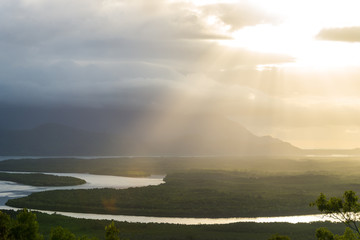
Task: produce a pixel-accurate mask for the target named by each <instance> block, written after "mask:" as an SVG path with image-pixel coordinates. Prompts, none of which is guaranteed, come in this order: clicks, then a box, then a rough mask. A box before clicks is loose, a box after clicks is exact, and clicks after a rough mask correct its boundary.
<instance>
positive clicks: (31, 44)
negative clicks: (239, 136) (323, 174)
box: [0, 0, 360, 148]
mask: <svg viewBox="0 0 360 240" xmlns="http://www.w3.org/2000/svg"><path fill="white" fill-rule="evenodd" d="M359 9H360V1H359V0H327V1H325V0H291V1H290V0H151V1H149V0H136V1H135V0H134V1H124V0H77V1H72V0H51V1H46V0H19V1H13V0H1V1H0V36H2V37H1V38H0V52H1V54H0V63H1V64H0V89H1V94H0V106H2V105H4V106H9V108H10V109H11V108H12V106H14V105H16V106H20V107H23V108H24V109H26V106H28V105H31V106H33V107H34V108H42V107H48V108H49V109H55V108H56V107H59V106H61V107H63V106H65V107H68V106H69V108H71V107H78V106H80V107H84V108H97V109H117V110H119V109H120V110H122V109H136V110H137V111H143V112H157V111H161V112H162V113H164V120H163V121H164V125H167V126H169V128H171V127H172V126H174V125H177V126H182V125H184V126H186V124H185V123H184V122H182V123H179V122H178V121H177V122H175V121H174V122H171V120H172V118H171V117H169V116H171V114H168V113H169V112H172V111H173V112H174V111H180V112H182V113H186V114H189V116H193V115H195V114H199V112H201V113H204V114H213V115H221V116H225V117H229V118H231V119H236V121H238V122H240V123H241V124H243V125H244V127H245V128H248V129H249V130H251V131H252V132H254V133H255V134H257V135H271V136H273V137H277V138H280V139H282V140H285V141H288V142H290V143H292V144H294V145H296V146H298V147H302V148H355V147H360V144H359V139H360V131H359V130H358V129H360V96H359V92H360V83H359V79H360V15H359V13H358V12H359ZM24 106H25V107H24ZM120 110H119V111H120ZM152 110H156V111H152ZM191 114H193V115H191ZM0 115H2V112H0ZM33 117H34V118H36V116H33ZM183 120H184V121H186V119H183ZM188 120H191V119H188ZM24 121H25V120H24ZM144 121H146V119H144ZM0 122H1V121H0ZM14 122H15V121H9V122H8V125H9V126H10V125H11V124H12V123H14ZM9 126H4V128H7V127H9ZM1 127H2V126H0V128H1Z"/></svg>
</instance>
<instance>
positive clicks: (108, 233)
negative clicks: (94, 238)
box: [105, 221, 120, 240]
mask: <svg viewBox="0 0 360 240" xmlns="http://www.w3.org/2000/svg"><path fill="white" fill-rule="evenodd" d="M119 233H120V230H119V229H118V228H117V227H116V226H115V223H114V222H113V221H112V222H111V223H110V224H109V225H108V226H106V227H105V239H106V240H120V237H119Z"/></svg>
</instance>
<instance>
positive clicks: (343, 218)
mask: <svg viewBox="0 0 360 240" xmlns="http://www.w3.org/2000/svg"><path fill="white" fill-rule="evenodd" d="M311 205H312V206H316V207H317V209H318V210H319V211H320V212H321V213H323V214H326V215H328V216H330V217H332V218H334V219H336V220H338V221H340V222H342V223H344V224H345V226H346V229H345V233H344V234H343V235H336V234H333V233H332V232H331V231H330V230H329V229H327V228H319V229H317V231H316V237H317V238H318V239H319V240H326V239H329V240H332V239H333V240H342V239H344V240H352V239H354V240H355V239H360V230H359V220H360V219H359V216H358V215H359V212H360V203H359V197H358V196H357V195H356V194H355V192H354V191H351V190H350V191H345V193H344V194H343V196H342V198H340V197H331V198H330V199H327V198H326V196H325V194H323V193H321V194H320V196H319V197H318V198H317V200H316V201H315V202H313V203H311Z"/></svg>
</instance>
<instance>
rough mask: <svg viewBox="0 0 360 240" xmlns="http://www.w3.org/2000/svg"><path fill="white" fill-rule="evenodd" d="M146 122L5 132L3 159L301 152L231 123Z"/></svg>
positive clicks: (1, 134) (0, 140)
mask: <svg viewBox="0 0 360 240" xmlns="http://www.w3.org/2000/svg"><path fill="white" fill-rule="evenodd" d="M157 121H158V119H155V118H154V119H152V120H147V121H144V122H143V123H142V124H137V125H136V126H134V127H133V128H129V129H124V130H123V133H118V132H117V133H99V132H91V131H86V130H81V129H78V128H73V127H69V126H66V125H62V124H55V123H49V124H44V125H41V126H38V127H36V128H33V129H29V130H2V131H0V155H34V156H65V155H69V156H71V155H73V156H79V155H95V156H101V155H103V156H104V155H299V154H302V150H301V149H299V148H297V147H295V146H293V145H291V144H289V143H286V142H283V141H281V140H279V139H276V138H272V137H270V136H265V137H258V136H255V135H254V134H252V133H251V132H250V131H248V130H247V129H246V128H244V127H242V126H241V125H240V124H239V123H237V122H234V121H231V120H229V119H226V118H219V117H211V118H208V117H203V118H195V119H191V120H190V121H188V122H186V124H184V123H183V122H182V121H181V124H180V123H179V124H176V123H175V124H170V125H169V124H165V123H162V122H157Z"/></svg>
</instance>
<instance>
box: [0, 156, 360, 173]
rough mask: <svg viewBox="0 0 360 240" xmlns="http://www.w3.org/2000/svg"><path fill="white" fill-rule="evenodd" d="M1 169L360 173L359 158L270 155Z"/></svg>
mask: <svg viewBox="0 0 360 240" xmlns="http://www.w3.org/2000/svg"><path fill="white" fill-rule="evenodd" d="M0 170H1V171H21V172H59V173H74V172H76V173H92V174H103V175H115V176H140V177H141V176H149V175H151V174H170V173H174V172H183V171H188V170H224V171H249V172H258V173H274V174H278V173H281V174H283V173H287V174H300V173H304V172H310V171H311V172H314V173H322V174H328V173H331V174H339V175H341V174H346V175H347V176H350V175H353V176H358V175H359V174H360V161H359V159H358V158H340V159H339V158H325V159H321V158H315V159H312V158H305V157H304V158H285V157H283V158H281V157H278V158H271V157H263V158H261V157H189V158H182V157H158V158H156V157H154V158H151V157H147V158H145V157H144V158H140V157H137V158H98V159H75V158H55V159H54V158H48V159H22V160H20V159H19V160H6V161H1V162H0Z"/></svg>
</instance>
